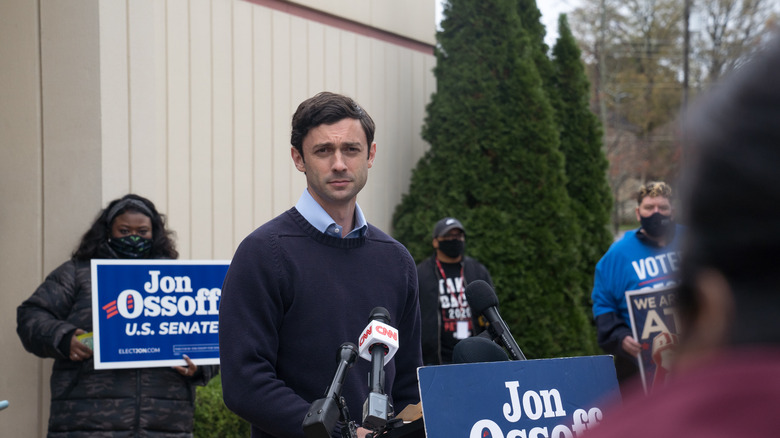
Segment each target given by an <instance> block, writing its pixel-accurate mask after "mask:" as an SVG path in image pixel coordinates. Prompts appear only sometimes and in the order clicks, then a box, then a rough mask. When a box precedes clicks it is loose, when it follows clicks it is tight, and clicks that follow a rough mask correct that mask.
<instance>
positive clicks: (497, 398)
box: [398, 356, 621, 438]
mask: <svg viewBox="0 0 780 438" xmlns="http://www.w3.org/2000/svg"><path fill="white" fill-rule="evenodd" d="M417 376H418V381H419V386H420V397H421V400H422V411H423V419H424V429H425V435H417V436H426V437H427V438H451V437H468V438H485V437H491V438H503V437H507V436H539V437H558V436H578V435H579V434H580V433H582V432H583V431H585V430H588V429H591V428H592V427H594V426H595V425H596V424H598V423H599V422H601V420H602V419H603V418H605V417H607V416H608V415H609V413H610V412H611V411H612V409H614V408H615V407H617V406H619V405H620V403H621V400H620V391H619V388H618V383H617V376H616V374H615V366H614V363H613V359H612V357H611V356H586V357H570V358H559V359H540V360H523V361H507V362H489V363H472V364H459V365H438V366H428V367H421V368H419V369H418V370H417ZM410 424H411V423H410ZM405 426H406V425H405ZM398 436H399V437H405V438H412V435H409V436H408V437H407V436H406V435H398ZM417 436H415V438H416V437H417Z"/></svg>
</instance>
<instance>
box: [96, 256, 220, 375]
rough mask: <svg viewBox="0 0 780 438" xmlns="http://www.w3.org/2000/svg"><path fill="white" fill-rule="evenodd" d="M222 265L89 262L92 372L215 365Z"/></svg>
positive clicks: (204, 261) (149, 261)
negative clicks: (193, 364) (189, 364)
mask: <svg viewBox="0 0 780 438" xmlns="http://www.w3.org/2000/svg"><path fill="white" fill-rule="evenodd" d="M229 264H230V262H229V261H225V260H220V261H211V260H201V261H197V260H92V328H93V330H94V334H93V340H92V342H93V345H94V347H93V351H94V361H95V369H117V368H144V367H162V366H174V365H184V364H185V363H184V360H183V358H182V355H183V354H186V355H187V356H189V358H190V359H191V360H192V361H193V362H194V363H195V364H197V365H218V364H219V336H218V334H219V302H220V298H221V295H222V282H223V281H224V279H225V274H226V273H227V269H228V266H229Z"/></svg>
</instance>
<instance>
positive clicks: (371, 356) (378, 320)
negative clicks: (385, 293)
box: [358, 307, 398, 431]
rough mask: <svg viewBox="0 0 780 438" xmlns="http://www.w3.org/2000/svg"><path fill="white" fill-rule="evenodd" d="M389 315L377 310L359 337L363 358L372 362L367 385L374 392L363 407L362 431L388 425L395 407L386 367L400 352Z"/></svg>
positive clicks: (370, 316) (372, 312) (396, 332)
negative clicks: (386, 379)
mask: <svg viewBox="0 0 780 438" xmlns="http://www.w3.org/2000/svg"><path fill="white" fill-rule="evenodd" d="M389 323H390V313H389V312H388V311H387V309H385V308H384V307H374V309H373V310H371V315H369V317H368V326H366V328H365V329H364V330H363V333H361V334H360V340H359V341H358V348H359V351H360V357H362V358H363V359H366V360H369V361H371V371H370V372H369V374H368V383H369V386H370V387H371V392H370V393H369V394H368V397H367V398H366V401H365V403H363V427H365V428H366V429H371V430H374V431H376V430H380V429H382V428H384V427H385V425H386V424H387V417H388V415H391V414H392V412H393V407H392V405H391V404H390V401H389V399H388V397H387V394H385V390H384V387H385V369H384V368H385V363H386V362H388V361H390V359H392V358H393V356H394V355H395V352H396V351H398V331H397V330H396V329H394V328H393V327H391V326H390V325H389Z"/></svg>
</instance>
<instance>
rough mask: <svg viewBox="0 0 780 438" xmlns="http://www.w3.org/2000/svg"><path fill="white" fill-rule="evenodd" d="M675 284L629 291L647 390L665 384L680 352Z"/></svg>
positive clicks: (629, 304)
mask: <svg viewBox="0 0 780 438" xmlns="http://www.w3.org/2000/svg"><path fill="white" fill-rule="evenodd" d="M675 301H676V286H668V287H663V288H654V289H641V290H634V291H628V292H626V303H627V306H628V315H629V317H630V318H631V331H632V332H633V335H634V339H636V340H637V342H639V344H640V345H641V346H642V351H641V353H640V354H639V358H638V361H639V371H640V373H639V374H640V375H641V376H642V386H643V388H644V390H645V393H650V392H652V390H653V388H660V387H662V386H664V385H665V384H666V382H667V378H668V377H669V370H670V369H671V365H672V362H673V361H674V356H675V354H676V351H677V347H678V345H679V343H678V338H677V335H678V325H677V314H676V311H675V309H676V307H675Z"/></svg>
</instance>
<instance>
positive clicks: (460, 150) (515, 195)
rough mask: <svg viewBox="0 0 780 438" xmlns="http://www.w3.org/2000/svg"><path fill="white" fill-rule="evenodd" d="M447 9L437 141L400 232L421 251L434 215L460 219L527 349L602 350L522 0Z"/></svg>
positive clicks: (425, 251) (467, 1)
mask: <svg viewBox="0 0 780 438" xmlns="http://www.w3.org/2000/svg"><path fill="white" fill-rule="evenodd" d="M444 13H445V19H444V20H443V22H442V31H441V32H439V33H438V35H437V40H438V45H437V49H436V57H437V65H436V68H435V70H434V73H435V75H436V78H437V89H438V91H437V92H436V93H435V94H434V95H433V96H432V98H431V102H430V104H429V105H428V108H427V112H428V114H427V118H426V123H425V126H424V128H423V137H424V138H425V140H427V141H428V142H429V143H430V145H431V148H430V150H429V151H428V153H426V154H425V156H424V157H423V158H422V159H421V160H420V162H419V163H418V165H417V167H416V169H415V170H414V172H413V174H412V183H411V186H410V189H409V194H407V195H405V196H404V198H403V200H402V202H401V204H400V205H399V206H398V207H397V209H396V212H395V215H394V219H393V224H394V229H395V235H396V237H397V238H398V239H399V240H400V241H401V242H403V243H404V244H406V245H407V247H408V248H409V249H410V251H411V252H412V254H413V255H414V257H415V259H417V260H418V261H419V260H421V259H422V258H424V257H426V256H428V255H430V253H431V251H432V249H431V239H432V236H431V234H430V233H431V228H432V226H433V224H434V223H435V221H436V220H438V219H440V218H441V217H444V216H455V217H457V218H459V219H460V220H461V221H463V223H464V225H465V226H466V228H467V230H466V231H467V253H468V254H469V255H472V256H474V257H476V258H478V259H479V260H480V261H482V262H483V263H484V264H485V265H487V267H488V269H489V270H490V272H491V274H492V276H493V279H494V282H495V285H496V292H497V294H498V297H499V300H500V308H501V314H502V316H503V317H504V319H505V320H506V321H507V323H508V324H509V326H510V327H511V330H512V333H513V334H514V335H515V338H517V341H518V343H519V345H520V346H521V348H522V349H523V350H524V352H525V353H526V355H527V356H528V357H529V358H541V357H559V356H565V355H578V354H593V353H595V352H596V350H595V348H594V345H595V342H594V339H595V335H594V334H593V331H592V327H591V325H590V323H589V318H588V316H587V311H588V309H585V308H584V307H583V305H582V300H581V293H580V292H579V290H578V289H579V288H578V277H577V265H578V263H577V257H578V253H577V249H576V248H575V244H574V231H573V230H574V228H573V226H572V218H571V215H570V212H569V203H570V201H569V198H568V195H567V192H566V178H565V175H564V157H563V154H562V153H561V152H560V150H559V145H558V128H557V126H556V124H555V120H554V117H553V108H552V106H551V105H550V103H549V101H548V99H547V96H546V93H545V92H544V89H543V86H542V80H541V77H540V75H539V72H538V71H537V69H536V66H535V60H534V50H533V49H532V48H530V47H529V43H528V38H527V36H525V34H524V32H523V31H522V27H521V23H520V19H519V15H518V12H517V3H516V0H451V1H450V4H449V5H445V10H444Z"/></svg>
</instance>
